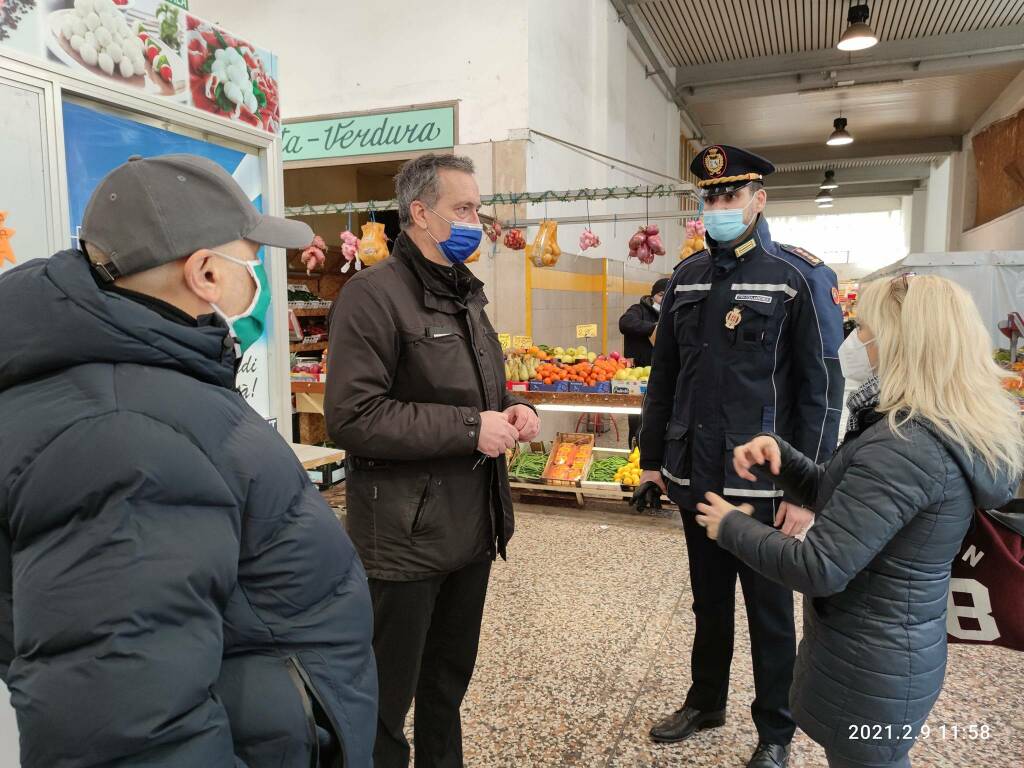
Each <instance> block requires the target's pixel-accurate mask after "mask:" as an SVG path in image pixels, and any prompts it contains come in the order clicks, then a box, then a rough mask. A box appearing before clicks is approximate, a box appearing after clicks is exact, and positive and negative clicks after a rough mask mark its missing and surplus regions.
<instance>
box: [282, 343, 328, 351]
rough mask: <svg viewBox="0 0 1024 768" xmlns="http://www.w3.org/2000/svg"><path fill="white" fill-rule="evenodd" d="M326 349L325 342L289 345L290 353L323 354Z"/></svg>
mask: <svg viewBox="0 0 1024 768" xmlns="http://www.w3.org/2000/svg"><path fill="white" fill-rule="evenodd" d="M325 349H327V342H326V341H318V342H317V343H316V344H289V345H288V350H289V351H290V352H323V351H324V350H325Z"/></svg>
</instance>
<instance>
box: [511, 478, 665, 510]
mask: <svg viewBox="0 0 1024 768" xmlns="http://www.w3.org/2000/svg"><path fill="white" fill-rule="evenodd" d="M509 485H511V486H512V488H513V489H514V490H519V491H529V492H530V495H536V496H542V495H544V494H545V493H561V494H566V493H571V494H573V495H574V496H575V497H576V503H577V504H578V505H579V506H580V507H582V506H584V504H585V502H584V499H585V498H590V499H606V500H612V501H628V500H629V499H631V498H632V497H633V493H634V491H635V490H636V489H635V488H627V487H626V486H623V485H619V484H618V483H598V482H593V481H590V480H584V481H583V482H582V483H581V485H580V487H579V488H567V487H563V486H558V485H539V484H537V483H530V482H524V481H522V480H516V479H514V478H513V479H510V482H509ZM661 503H662V504H663V505H671V504H672V502H671V501H670V500H669V498H668V497H667V496H662V497H661Z"/></svg>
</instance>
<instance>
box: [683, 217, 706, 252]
mask: <svg viewBox="0 0 1024 768" xmlns="http://www.w3.org/2000/svg"><path fill="white" fill-rule="evenodd" d="M705 248H707V245H706V244H705V242H704V221H703V220H702V219H691V220H690V221H687V222H686V240H684V241H683V246H682V247H681V248H680V249H679V260H680V261H682V260H683V259H687V258H689V257H690V256H692V255H693V254H695V253H699V252H700V251H703V250H704V249H705Z"/></svg>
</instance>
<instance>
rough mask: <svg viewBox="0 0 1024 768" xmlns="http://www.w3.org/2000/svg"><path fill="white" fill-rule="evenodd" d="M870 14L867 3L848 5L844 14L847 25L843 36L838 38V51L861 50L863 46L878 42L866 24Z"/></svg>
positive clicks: (866, 46)
mask: <svg viewBox="0 0 1024 768" xmlns="http://www.w3.org/2000/svg"><path fill="white" fill-rule="evenodd" d="M870 16H871V11H870V9H869V8H868V4H867V3H857V5H851V6H850V10H849V11H848V12H847V15H846V20H847V21H848V22H849V26H848V27H847V28H846V31H845V32H843V36H842V37H841V38H839V44H838V45H837V46H836V47H837V48H839V50H840V51H863V50H864V49H865V48H870V47H871V46H873V45H877V44H878V36H877V35H875V31H874V30H873V29H871V27H869V26H868V18H869V17H870Z"/></svg>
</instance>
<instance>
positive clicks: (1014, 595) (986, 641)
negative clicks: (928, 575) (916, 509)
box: [946, 499, 1024, 651]
mask: <svg viewBox="0 0 1024 768" xmlns="http://www.w3.org/2000/svg"><path fill="white" fill-rule="evenodd" d="M947 608H948V610H947V614H946V632H947V635H948V638H949V642H951V643H970V644H976V645H978V644H981V645H1000V646H1003V647H1005V648H1012V649H1013V650H1016V651H1024V500H1019V499H1018V500H1014V501H1011V502H1010V503H1009V504H1007V505H1006V506H1005V507H1003V508H1002V509H1000V510H979V511H977V512H975V513H974V524H973V525H972V526H971V530H970V532H969V533H968V534H967V538H966V539H964V543H963V546H962V547H961V548H960V554H958V555H957V558H956V560H954V561H953V573H952V578H951V580H950V584H949V598H948V603H947Z"/></svg>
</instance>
